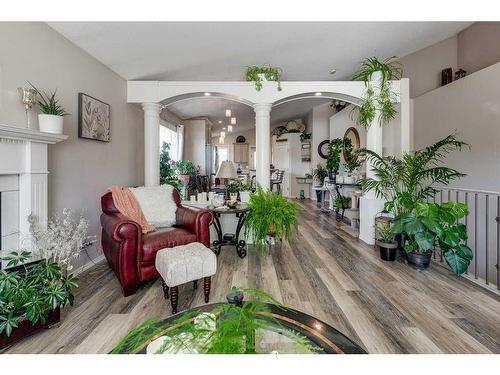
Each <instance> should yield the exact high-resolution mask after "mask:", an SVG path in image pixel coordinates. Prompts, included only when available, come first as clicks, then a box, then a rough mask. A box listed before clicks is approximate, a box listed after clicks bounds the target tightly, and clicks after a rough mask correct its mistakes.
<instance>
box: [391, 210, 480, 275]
mask: <svg viewBox="0 0 500 375" xmlns="http://www.w3.org/2000/svg"><path fill="white" fill-rule="evenodd" d="M467 213H468V209H467V205H465V204H464V203H457V202H446V203H443V204H441V205H439V204H436V203H417V205H416V207H415V209H414V210H412V211H411V212H408V213H405V214H404V215H402V216H401V217H400V218H398V219H397V220H396V222H395V227H396V231H398V232H399V233H400V232H401V231H404V232H405V233H406V234H407V235H408V238H409V241H408V242H407V244H406V245H405V251H406V252H408V253H410V252H418V253H428V252H430V251H432V249H433V248H434V246H436V245H438V246H439V248H440V249H441V254H442V255H443V257H444V259H445V261H446V263H448V265H449V266H450V268H451V269H452V270H453V272H455V273H456V274H457V275H460V274H462V273H464V272H465V271H467V268H468V267H469V264H470V262H471V261H472V257H473V254H472V251H471V249H470V248H469V247H468V246H467V245H466V240H467V228H466V226H465V225H464V224H461V223H459V220H460V219H462V218H464V217H465V216H466V215H467Z"/></svg>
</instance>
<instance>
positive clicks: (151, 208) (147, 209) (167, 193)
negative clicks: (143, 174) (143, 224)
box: [130, 185, 177, 228]
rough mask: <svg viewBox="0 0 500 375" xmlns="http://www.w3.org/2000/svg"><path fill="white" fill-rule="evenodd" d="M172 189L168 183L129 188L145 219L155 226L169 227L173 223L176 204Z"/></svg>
mask: <svg viewBox="0 0 500 375" xmlns="http://www.w3.org/2000/svg"><path fill="white" fill-rule="evenodd" d="M173 190H174V188H173V187H172V186H170V185H160V186H142V187H138V188H130V191H131V192H132V193H133V194H134V196H135V198H136V199H137V202H139V205H140V206H141V209H142V212H143V213H144V216H145V217H146V220H147V221H148V222H149V223H150V224H152V225H154V226H155V227H157V228H165V227H171V226H173V225H174V224H175V212H176V211H177V205H176V204H175V202H174V198H173V196H172V192H173Z"/></svg>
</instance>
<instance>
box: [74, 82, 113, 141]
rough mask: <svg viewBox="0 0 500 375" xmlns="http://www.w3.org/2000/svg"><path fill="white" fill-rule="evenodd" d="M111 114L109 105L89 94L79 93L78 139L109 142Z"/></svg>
mask: <svg viewBox="0 0 500 375" xmlns="http://www.w3.org/2000/svg"><path fill="white" fill-rule="evenodd" d="M110 112H111V107H110V105H109V104H107V103H104V102H103V101H101V100H99V99H96V98H93V97H92V96H89V95H87V94H84V93H81V92H80V93H78V137H80V138H86V139H93V140H95V141H101V142H109V141H110V140H111V129H110V127H111V121H110Z"/></svg>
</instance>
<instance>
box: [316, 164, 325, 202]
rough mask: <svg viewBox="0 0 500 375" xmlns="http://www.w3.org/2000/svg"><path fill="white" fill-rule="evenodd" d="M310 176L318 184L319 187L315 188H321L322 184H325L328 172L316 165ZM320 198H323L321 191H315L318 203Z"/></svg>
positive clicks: (321, 166)
mask: <svg viewBox="0 0 500 375" xmlns="http://www.w3.org/2000/svg"><path fill="white" fill-rule="evenodd" d="M312 176H313V178H315V179H316V180H317V181H318V182H319V185H317V186H323V184H324V182H325V178H327V177H328V171H327V170H326V168H325V167H324V166H323V165H321V164H318V165H316V168H314V169H313V171H312ZM322 198H323V194H322V192H321V190H316V201H317V202H318V203H321V201H322Z"/></svg>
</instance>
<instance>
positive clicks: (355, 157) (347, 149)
mask: <svg viewBox="0 0 500 375" xmlns="http://www.w3.org/2000/svg"><path fill="white" fill-rule="evenodd" d="M343 147H344V161H345V169H346V170H347V172H348V173H354V172H355V171H356V170H357V169H358V168H359V167H361V165H362V164H363V162H364V160H363V158H362V155H361V152H360V150H354V148H353V146H352V141H351V140H350V139H349V138H344V144H343Z"/></svg>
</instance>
